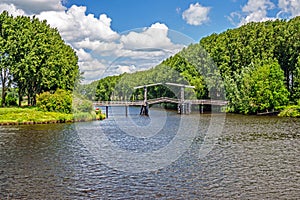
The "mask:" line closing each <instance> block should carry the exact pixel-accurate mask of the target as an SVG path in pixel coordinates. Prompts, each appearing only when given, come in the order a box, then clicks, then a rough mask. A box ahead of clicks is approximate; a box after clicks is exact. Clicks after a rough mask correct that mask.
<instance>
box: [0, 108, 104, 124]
mask: <svg viewBox="0 0 300 200" xmlns="http://www.w3.org/2000/svg"><path fill="white" fill-rule="evenodd" d="M104 118H105V115H103V114H102V113H98V114H96V113H95V112H91V113H86V112H81V113H75V114H65V113H59V112H45V111H40V110H38V108H36V107H25V108H19V107H11V108H0V126H4V125H22V124H24V125H25V124H50V123H68V122H77V121H92V120H102V119H104Z"/></svg>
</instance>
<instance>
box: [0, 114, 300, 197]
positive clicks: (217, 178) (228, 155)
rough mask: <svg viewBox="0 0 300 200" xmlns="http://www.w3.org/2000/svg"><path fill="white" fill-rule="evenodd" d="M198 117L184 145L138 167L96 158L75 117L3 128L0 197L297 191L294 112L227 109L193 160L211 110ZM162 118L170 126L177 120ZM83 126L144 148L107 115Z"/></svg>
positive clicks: (298, 143) (299, 170)
mask: <svg viewBox="0 0 300 200" xmlns="http://www.w3.org/2000/svg"><path fill="white" fill-rule="evenodd" d="M175 116H176V115H175ZM202 120H203V122H202V123H201V127H200V129H199V130H200V132H199V135H198V136H197V137H196V138H195V140H194V142H193V144H192V146H191V148H190V149H189V150H188V151H187V152H185V153H184V154H183V155H182V156H181V157H180V158H179V159H178V160H176V161H175V162H173V163H171V164H170V165H169V166H168V167H166V168H163V169H160V170H157V171H153V172H144V173H128V172H121V171H117V170H114V169H111V168H109V167H107V166H105V165H103V164H102V163H99V162H98V161H97V159H96V158H95V157H93V155H91V154H90V153H89V152H88V151H87V149H86V147H85V146H84V145H83V144H82V143H81V141H80V139H79V137H78V135H77V134H76V129H75V127H74V124H55V125H49V124H48V125H36V126H19V127H18V128H15V129H10V128H9V127H1V129H0V158H1V159H0V199H156V198H158V199H297V197H299V196H300V189H299V188H300V165H299V163H300V158H299V155H300V137H299V134H300V129H299V126H300V123H299V122H300V120H299V119H288V118H277V117H256V116H250V117H249V116H240V115H228V116H227V117H226V123H225V127H224V130H223V133H222V135H221V137H220V138H219V140H218V143H217V144H216V145H215V146H214V148H213V150H212V151H211V152H210V153H209V154H208V155H207V156H206V157H204V158H201V159H199V157H198V153H199V148H200V147H201V144H202V142H203V136H204V135H203V133H204V132H205V130H206V128H207V123H208V122H209V116H207V117H205V116H203V117H202ZM138 123H141V122H140V121H139V122H138ZM168 123H169V124H167V126H172V123H176V120H174V121H169V122H168ZM82 125H88V126H89V125H90V131H97V128H98V127H99V125H100V126H102V127H105V129H106V131H107V134H108V135H109V136H110V137H111V139H113V140H116V141H118V142H119V144H120V145H121V146H122V145H123V148H127V149H129V150H134V149H135V148H136V149H139V151H144V150H145V151H146V150H149V149H147V148H146V147H145V145H144V146H143V145H140V143H139V140H136V141H135V142H132V141H131V142H130V143H128V141H130V140H131V139H132V138H130V137H129V136H126V135H124V133H120V132H118V131H120V130H119V129H117V128H116V127H114V126H113V123H112V122H111V121H110V120H104V121H101V122H88V123H82ZM191 128H193V127H191ZM7 133H8V134H7ZM116 136H118V137H121V138H118V137H116ZM172 137H173V136H172V133H171V134H170V135H169V136H167V137H166V138H165V140H162V141H161V142H160V140H159V139H158V138H155V137H153V138H150V141H151V140H152V141H151V142H152V143H151V142H150V143H147V145H148V147H149V148H152V149H155V148H158V147H157V146H163V145H165V144H167V143H168V141H170V140H171V139H172ZM122 138H123V139H122ZM122 142H123V143H122ZM128 144H130V145H131V146H127V145H128ZM152 146H154V147H152ZM143 148H145V149H143Z"/></svg>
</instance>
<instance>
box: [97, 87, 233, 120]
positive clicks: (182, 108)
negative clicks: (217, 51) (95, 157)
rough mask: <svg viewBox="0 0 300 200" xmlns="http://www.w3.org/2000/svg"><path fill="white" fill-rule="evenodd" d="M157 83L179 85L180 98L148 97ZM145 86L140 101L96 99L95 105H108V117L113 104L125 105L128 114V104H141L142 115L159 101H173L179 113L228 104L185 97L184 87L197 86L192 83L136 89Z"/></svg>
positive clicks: (146, 113)
mask: <svg viewBox="0 0 300 200" xmlns="http://www.w3.org/2000/svg"><path fill="white" fill-rule="evenodd" d="M156 85H171V86H177V87H180V88H181V95H180V98H179V99H175V98H169V97H160V98H156V99H147V87H152V86H156ZM140 88H144V100H139V101H95V102H93V105H94V106H95V107H96V106H105V107H106V117H108V107H112V106H125V108H126V116H127V113H128V106H141V112H140V114H141V115H148V109H149V105H151V104H159V103H173V104H177V105H178V113H179V114H189V113H191V106H192V105H200V106H201V113H203V105H213V106H225V105H227V103H228V102H227V101H224V100H211V99H197V100H192V99H185V98H184V88H195V87H194V86H190V85H183V84H177V83H164V84H163V83H154V84H149V85H143V86H137V87H134V89H140Z"/></svg>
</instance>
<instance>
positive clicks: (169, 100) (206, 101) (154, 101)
mask: <svg viewBox="0 0 300 200" xmlns="http://www.w3.org/2000/svg"><path fill="white" fill-rule="evenodd" d="M147 102H148V104H150V105H151V104H157V103H175V104H182V103H186V104H192V105H217V106H225V105H227V103H228V102H227V101H223V100H210V99H199V100H185V101H183V102H181V100H180V99H174V98H169V97H161V98H156V99H149V100H148V101H147ZM93 105H94V106H141V105H144V101H96V102H93Z"/></svg>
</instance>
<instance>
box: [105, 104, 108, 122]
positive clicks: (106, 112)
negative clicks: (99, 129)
mask: <svg viewBox="0 0 300 200" xmlns="http://www.w3.org/2000/svg"><path fill="white" fill-rule="evenodd" d="M105 115H106V119H107V118H108V106H105Z"/></svg>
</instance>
